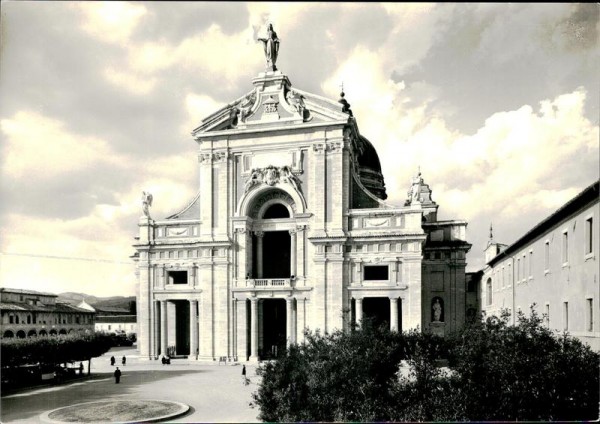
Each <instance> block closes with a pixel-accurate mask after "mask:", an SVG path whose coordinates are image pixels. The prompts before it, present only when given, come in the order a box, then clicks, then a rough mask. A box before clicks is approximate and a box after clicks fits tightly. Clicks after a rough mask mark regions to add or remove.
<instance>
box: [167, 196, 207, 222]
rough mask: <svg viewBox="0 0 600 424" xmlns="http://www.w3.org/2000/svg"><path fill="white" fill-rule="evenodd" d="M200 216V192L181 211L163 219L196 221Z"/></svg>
mask: <svg viewBox="0 0 600 424" xmlns="http://www.w3.org/2000/svg"><path fill="white" fill-rule="evenodd" d="M199 216H200V192H198V194H196V196H195V197H194V198H193V199H192V201H191V202H190V203H188V204H187V205H186V206H185V207H184V208H183V209H182V210H180V211H179V212H177V213H174V214H173V215H169V216H167V217H166V218H165V219H173V220H174V219H198V217H199Z"/></svg>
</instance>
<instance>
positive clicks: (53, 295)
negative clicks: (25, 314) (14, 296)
mask: <svg viewBox="0 0 600 424" xmlns="http://www.w3.org/2000/svg"><path fill="white" fill-rule="evenodd" d="M0 292H4V293H18V294H33V295H40V296H52V297H58V295H57V294H54V293H44V292H38V291H34V290H23V289H9V288H7V287H0Z"/></svg>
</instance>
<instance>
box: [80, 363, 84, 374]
mask: <svg viewBox="0 0 600 424" xmlns="http://www.w3.org/2000/svg"><path fill="white" fill-rule="evenodd" d="M79 375H83V362H80V363H79Z"/></svg>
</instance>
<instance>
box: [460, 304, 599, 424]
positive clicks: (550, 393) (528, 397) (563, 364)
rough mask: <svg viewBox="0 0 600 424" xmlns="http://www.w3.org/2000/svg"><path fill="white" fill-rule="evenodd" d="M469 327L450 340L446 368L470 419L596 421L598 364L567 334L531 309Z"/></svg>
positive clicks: (597, 357) (588, 351)
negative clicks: (454, 374) (513, 317)
mask: <svg viewBox="0 0 600 424" xmlns="http://www.w3.org/2000/svg"><path fill="white" fill-rule="evenodd" d="M517 317H518V325H515V326H513V325H508V319H509V315H508V314H507V313H503V314H502V315H501V316H500V317H499V318H498V317H490V318H487V319H486V320H484V321H481V322H477V323H474V324H473V325H470V326H468V327H466V328H465V329H464V331H462V332H461V333H460V334H458V335H457V336H456V337H455V338H454V347H453V348H452V349H451V355H450V365H451V366H452V368H453V369H454V370H456V372H457V375H458V376H459V388H460V390H461V392H462V396H461V397H462V399H463V403H464V408H465V412H466V415H467V416H468V418H469V419H471V420H486V421H489V420H536V421H537V420H585V419H588V420H589V419H595V418H597V417H598V399H599V395H600V393H599V389H598V387H599V379H598V375H599V371H600V370H599V360H600V357H599V355H598V353H595V352H593V351H592V350H591V349H590V348H589V347H588V346H585V345H584V344H583V343H581V342H580V341H579V340H577V339H573V338H571V337H570V336H569V335H568V334H562V335H556V334H554V333H553V332H552V331H551V330H549V329H547V328H545V327H544V326H543V324H542V319H541V317H539V316H538V315H537V313H536V312H535V309H534V307H532V308H531V314H530V316H529V317H526V316H525V315H524V314H523V313H521V312H519V314H518V316H517Z"/></svg>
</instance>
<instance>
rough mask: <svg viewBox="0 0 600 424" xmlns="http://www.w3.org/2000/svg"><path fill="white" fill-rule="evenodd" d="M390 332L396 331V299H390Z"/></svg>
mask: <svg viewBox="0 0 600 424" xmlns="http://www.w3.org/2000/svg"><path fill="white" fill-rule="evenodd" d="M390 331H398V298H397V297H390Z"/></svg>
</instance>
